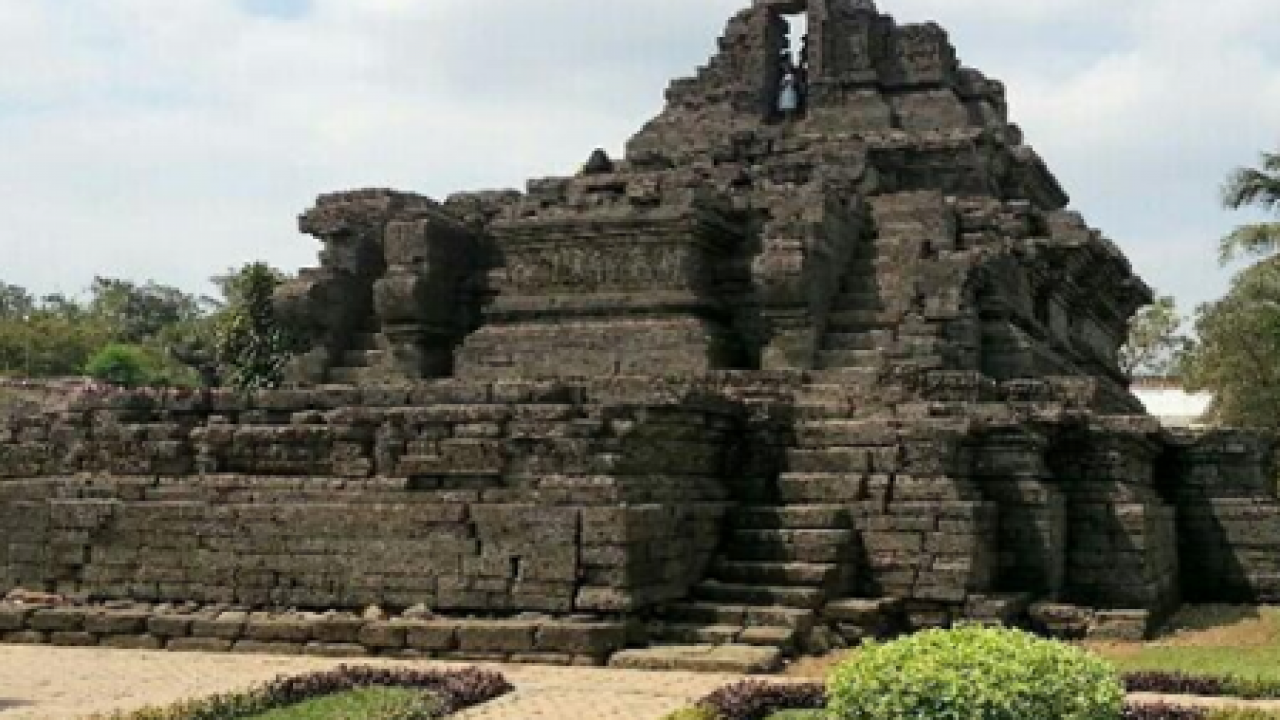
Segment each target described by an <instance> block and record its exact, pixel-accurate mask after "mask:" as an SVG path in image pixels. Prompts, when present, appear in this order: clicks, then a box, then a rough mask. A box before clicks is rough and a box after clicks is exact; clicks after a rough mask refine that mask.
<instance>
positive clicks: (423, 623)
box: [0, 604, 628, 666]
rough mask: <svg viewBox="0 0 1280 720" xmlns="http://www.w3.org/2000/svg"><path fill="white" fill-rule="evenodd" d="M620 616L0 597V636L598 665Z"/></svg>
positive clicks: (622, 631)
mask: <svg viewBox="0 0 1280 720" xmlns="http://www.w3.org/2000/svg"><path fill="white" fill-rule="evenodd" d="M627 638H628V625H627V623H626V622H624V621H607V620H595V619H584V620H561V619H554V618H549V617H548V618H534V617H531V618H514V619H512V618H507V619H477V618H446V617H433V618H430V619H409V618H397V619H390V620H384V619H375V620H366V619H363V618H360V617H357V616H355V615H352V614H349V613H338V612H331V613H326V614H319V613H266V612H252V613H250V612H246V611H242V610H225V609H224V610H219V609H203V610H194V611H191V612H179V611H175V610H173V609H171V608H163V609H154V610H153V609H145V608H139V607H130V608H107V607H98V606H58V607H48V606H29V605H14V604H0V644H15V645H16V644H22V645H62V646H76V647H103V648H111V649H119V650H169V651H173V652H234V653H254V654H274V655H317V656H326V657H368V656H374V655H379V656H383V657H396V658H424V659H426V658H433V659H434V658H439V659H447V660H475V659H477V658H481V657H482V658H484V659H486V660H490V661H494V662H515V663H531V664H546V665H581V666H600V665H604V664H605V663H606V662H607V661H608V659H609V657H610V656H612V655H613V654H614V653H616V652H618V651H620V650H622V649H624V648H625V647H626V645H627Z"/></svg>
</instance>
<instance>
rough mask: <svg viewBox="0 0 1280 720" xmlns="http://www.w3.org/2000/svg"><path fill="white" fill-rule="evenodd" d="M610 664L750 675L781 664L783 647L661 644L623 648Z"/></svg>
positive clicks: (632, 667) (775, 668)
mask: <svg viewBox="0 0 1280 720" xmlns="http://www.w3.org/2000/svg"><path fill="white" fill-rule="evenodd" d="M609 666H610V667H614V668H620V669H626V670H685V671H688V672H708V673H733V674H739V675H752V674H762V673H771V672H775V671H777V670H779V669H780V668H781V667H782V651H781V650H779V649H778V648H776V647H756V646H752V645H660V646H658V647H652V648H646V649H643V650H624V651H623V652H620V653H617V654H615V655H614V656H613V657H612V658H611V659H610V660H609Z"/></svg>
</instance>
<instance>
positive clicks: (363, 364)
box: [342, 350, 387, 368]
mask: <svg viewBox="0 0 1280 720" xmlns="http://www.w3.org/2000/svg"><path fill="white" fill-rule="evenodd" d="M386 356H387V354H386V352H385V351H383V350H348V351H347V352H345V353H343V354H342V364H343V365H346V366H347V367H355V368H367V367H374V366H375V365H381V364H382V361H383V360H384V359H385V358H386Z"/></svg>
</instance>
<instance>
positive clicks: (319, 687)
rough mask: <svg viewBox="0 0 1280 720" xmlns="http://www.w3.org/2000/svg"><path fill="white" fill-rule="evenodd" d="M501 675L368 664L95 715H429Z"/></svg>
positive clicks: (249, 718) (428, 719)
mask: <svg viewBox="0 0 1280 720" xmlns="http://www.w3.org/2000/svg"><path fill="white" fill-rule="evenodd" d="M512 689H513V688H512V686H511V684H510V683H509V682H507V680H506V678H505V677H503V676H502V675H501V674H499V673H496V672H493V671H489V670H481V669H477V668H467V669H461V670H440V671H433V670H427V671H419V670H405V669H388V668H375V667H346V666H344V667H340V668H338V669H336V670H331V671H325V672H317V673H309V674H305V675H295V676H289V677H281V678H278V679H276V680H273V681H271V682H269V683H266V684H264V685H260V686H258V687H255V688H252V689H250V690H246V691H243V692H234V693H226V694H222V695H215V696H212V697H208V698H202V699H196V700H189V701H184V702H181V703H177V704H175V705H168V706H164V707H151V708H144V709H142V710H135V711H130V712H125V713H116V714H113V715H103V716H97V717H98V720H331V719H333V718H344V719H346V720H437V719H438V718H445V717H448V716H450V715H452V714H454V713H457V712H460V711H462V710H465V709H467V708H471V707H475V706H477V705H481V704H483V703H486V702H489V701H491V700H494V699H496V698H499V697H501V696H503V695H505V694H507V693H508V692H510V691H511V690H512Z"/></svg>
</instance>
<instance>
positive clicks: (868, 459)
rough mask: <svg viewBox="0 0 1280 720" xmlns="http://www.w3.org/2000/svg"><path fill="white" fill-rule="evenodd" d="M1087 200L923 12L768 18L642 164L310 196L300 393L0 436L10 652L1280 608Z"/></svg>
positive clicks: (686, 102)
mask: <svg viewBox="0 0 1280 720" xmlns="http://www.w3.org/2000/svg"><path fill="white" fill-rule="evenodd" d="M799 13H807V15H808V24H807V27H808V37H807V38H805V41H804V43H803V45H804V49H803V51H802V52H801V54H800V57H795V56H784V53H786V51H787V48H788V47H791V46H792V45H793V44H794V43H793V40H794V39H792V38H789V37H788V28H789V25H788V22H787V17H788V16H791V15H795V14H799ZM784 85H785V86H786V88H784V87H783V86H784ZM784 90H787V91H793V92H795V93H796V96H797V97H792V98H790V101H788V102H780V97H781V94H782V93H783V91H784ZM796 100H798V102H796ZM1067 204H1068V198H1067V195H1066V193H1065V192H1064V191H1063V189H1062V188H1061V187H1060V186H1059V184H1058V182H1057V181H1056V180H1055V179H1054V177H1053V175H1052V174H1051V173H1050V171H1049V170H1048V168H1047V167H1046V166H1045V164H1044V162H1043V161H1042V160H1041V159H1040V158H1039V157H1038V156H1037V155H1036V154H1035V152H1034V151H1033V150H1032V149H1031V148H1030V147H1028V146H1027V145H1025V144H1024V142H1023V138H1022V133H1021V132H1020V131H1019V129H1018V127H1017V126H1016V125H1013V124H1011V123H1010V122H1009V120H1008V118H1007V106H1006V100H1005V90H1004V87H1003V86H1002V85H1001V84H1000V83H998V82H996V81H994V80H991V79H989V78H987V77H986V76H984V75H983V74H982V73H980V72H978V71H976V70H973V69H969V68H966V67H963V66H962V65H961V64H960V62H959V60H958V59H957V56H956V53H955V50H954V49H953V48H952V46H951V44H950V42H949V40H948V36H947V34H946V32H945V31H944V30H943V29H942V28H940V27H938V26H937V25H934V24H924V25H900V24H897V23H896V22H895V21H894V20H893V19H892V18H890V17H888V16H887V15H883V14H881V13H880V12H878V11H877V10H876V8H875V7H873V6H872V4H871V3H870V2H869V0H808V2H804V1H803V0H778V1H767V0H766V1H757V2H756V3H755V5H754V6H753V7H751V8H749V9H747V10H743V11H742V12H740V13H738V14H737V15H736V16H735V17H734V18H733V19H732V20H731V21H730V22H729V26H728V31H727V32H726V34H725V35H724V37H723V38H722V39H721V40H720V43H719V51H718V52H717V53H716V54H715V56H714V57H713V58H712V59H711V61H710V62H709V63H708V64H707V65H706V66H705V67H702V68H700V69H699V70H698V72H697V74H696V75H695V76H694V77H690V78H687V79H682V80H678V81H676V82H675V83H673V84H672V85H671V87H670V89H669V91H668V92H667V103H666V108H665V109H664V110H663V111H662V112H661V114H660V115H658V117H656V118H655V119H653V120H652V121H650V122H649V123H648V124H646V125H645V126H644V128H643V129H642V130H641V131H640V132H639V133H638V134H637V135H636V136H635V137H634V138H632V139H631V141H630V142H629V144H628V146H627V151H626V156H625V158H622V159H617V160H614V159H610V158H609V157H607V156H606V155H605V154H603V153H600V152H597V153H595V154H594V155H592V157H591V159H590V160H589V161H588V162H587V163H586V165H585V166H584V167H583V169H582V171H581V172H580V173H578V174H577V175H575V176H572V177H558V178H548V179H541V180H534V181H531V182H530V183H529V184H528V189H527V191H525V192H523V193H521V192H514V191H512V192H473V193H463V194H458V195H455V196H453V197H450V198H449V199H447V200H445V201H444V202H437V201H433V200H431V199H428V198H425V197H421V196H418V195H413V194H408V193H401V192H392V191H386V190H365V191H358V192H347V193H339V194H335V195H329V196H325V197H322V198H320V200H319V203H318V204H317V205H316V207H315V208H313V209H312V210H310V211H308V212H307V213H306V214H304V215H303V216H302V219H301V226H302V229H303V230H304V231H305V232H306V233H309V234H311V235H314V236H316V237H317V238H319V239H320V241H322V243H323V246H324V249H323V252H322V253H321V256H320V265H319V267H318V268H315V269H310V270H305V271H303V273H302V275H301V277H300V278H299V279H298V280H297V281H296V282H293V283H291V284H289V285H288V286H287V287H285V288H283V290H282V292H281V293H280V294H279V296H278V298H277V301H278V303H277V304H278V309H279V311H280V313H281V315H282V316H284V317H287V318H288V319H289V320H290V321H291V322H293V323H295V324H296V325H297V326H298V327H300V328H304V329H305V332H306V334H307V337H308V338H309V343H310V349H309V351H308V352H306V353H305V354H303V355H301V356H300V357H298V358H297V359H296V361H294V363H293V364H292V366H291V367H290V370H289V372H290V385H289V387H287V388H285V389H280V390H275V391H268V392H262V393H259V394H256V395H253V396H250V397H245V396H240V395H234V394H230V393H223V392H207V393H204V394H199V395H195V396H190V397H162V398H154V397H144V396H139V395H123V396H118V397H112V398H108V399H103V400H98V401H94V400H88V401H85V402H83V403H81V404H80V405H79V406H77V407H76V408H74V409H72V410H70V411H67V412H63V413H60V414H56V415H48V416H43V417H25V418H22V419H18V420H13V421H11V422H8V424H5V425H2V426H0V478H3V481H0V586H3V588H5V589H9V588H23V589H25V590H28V591H39V592H44V593H52V594H56V595H59V596H61V597H62V602H61V604H56V603H55V604H53V605H42V604H40V602H35V603H32V602H28V603H27V604H13V603H11V604H8V605H4V606H0V633H2V635H0V638H2V639H3V640H5V641H8V642H53V643H59V644H72V645H82V644H103V645H111V646H116V647H168V648H172V649H205V650H228V649H238V650H249V651H255V650H256V651H273V652H280V651H284V652H314V653H338V654H343V653H356V654H359V653H366V652H373V653H391V654H399V655H408V656H437V657H462V658H472V659H476V658H479V659H503V658H505V659H513V660H521V661H535V662H561V663H601V662H605V661H609V660H610V659H612V662H613V663H614V664H618V665H623V666H631V667H670V666H673V665H675V666H681V667H695V668H710V669H755V670H762V669H768V668H771V667H773V666H774V665H776V663H777V662H778V660H779V658H780V657H782V656H784V655H786V654H789V653H798V652H811V651H821V650H823V649H826V648H828V647H832V646H833V645H839V644H844V643H853V642H857V641H858V640H860V639H861V638H864V637H868V636H877V635H883V634H887V633H893V632H899V631H905V630H910V629H915V628H923V627H931V626H942V625H948V624H951V623H955V622H960V621H966V620H969V621H980V622H1003V623H1009V624H1018V625H1026V626H1031V627H1035V628H1038V629H1040V630H1042V631H1045V632H1050V633H1058V634H1065V635H1076V636H1079V635H1084V634H1092V635H1096V636H1112V637H1115V636H1135V635H1139V636H1140V635H1143V634H1145V633H1146V632H1148V631H1149V630H1151V629H1152V628H1153V627H1154V626H1155V625H1156V624H1157V623H1159V622H1160V621H1161V620H1162V619H1163V618H1164V617H1165V616H1166V615H1167V613H1169V612H1170V611H1171V610H1172V609H1174V608H1175V607H1176V606H1177V605H1178V604H1179V603H1180V602H1182V601H1184V600H1189V601H1280V502H1278V501H1277V499H1276V496H1275V493H1274V490H1273V476H1272V474H1271V464H1270V463H1271V456H1270V448H1269V446H1268V445H1267V444H1266V443H1264V442H1262V441H1261V440H1259V439H1257V438H1255V437H1252V436H1250V435H1248V434H1245V433H1241V432H1235V431H1228V430H1217V431H1212V432H1202V433H1199V434H1193V433H1181V432H1180V433H1176V434H1175V433H1173V432H1170V431H1167V430H1164V429H1162V428H1161V427H1160V426H1159V424H1158V423H1157V422H1156V421H1155V420H1153V419H1152V418H1151V417H1149V416H1148V415H1147V414H1146V413H1145V411H1144V410H1143V408H1142V407H1141V405H1140V404H1139V403H1138V402H1137V401H1136V400H1135V399H1134V397H1133V395H1132V394H1131V393H1130V392H1129V389H1128V380H1127V378H1126V377H1125V376H1124V375H1123V373H1122V372H1121V371H1120V369H1119V366H1118V363H1117V348H1119V347H1120V346H1121V344H1122V343H1123V341H1124V340H1125V334H1126V323H1127V321H1128V319H1129V318H1130V317H1131V316H1132V315H1133V314H1134V312H1135V311H1136V310H1137V309H1138V308H1140V307H1141V306H1143V305H1144V304H1146V303H1148V302H1150V300H1151V291H1150V290H1149V289H1148V287H1147V286H1146V285H1145V284H1143V282H1142V281H1141V280H1140V279H1138V278H1137V277H1135V276H1134V274H1133V271H1132V269H1131V267H1130V265H1129V263H1128V262H1127V261H1126V260H1125V258H1124V256H1123V255H1122V254H1121V252H1120V251H1119V250H1118V249H1117V248H1116V246H1115V245H1113V244H1112V243H1111V242H1110V241H1108V240H1107V239H1105V238H1104V237H1103V236H1102V235H1101V234H1099V233H1098V232H1097V231H1095V230H1093V229H1091V228H1089V226H1087V225H1086V224H1085V223H1084V221H1083V220H1082V219H1081V218H1080V216H1079V215H1077V214H1075V213H1073V212H1071V211H1068V210H1066V209H1065V208H1066V207H1067ZM50 597H52V595H51V596H50ZM68 598H70V600H68ZM48 602H54V601H53V600H49V601H48ZM369 606H377V607H373V608H369ZM365 608H369V609H368V610H366V609H365ZM407 608H412V611H410V612H404V611H405V609H407Z"/></svg>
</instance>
